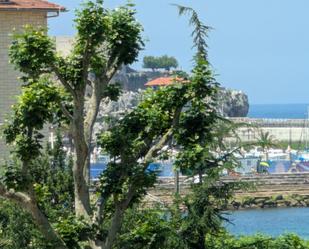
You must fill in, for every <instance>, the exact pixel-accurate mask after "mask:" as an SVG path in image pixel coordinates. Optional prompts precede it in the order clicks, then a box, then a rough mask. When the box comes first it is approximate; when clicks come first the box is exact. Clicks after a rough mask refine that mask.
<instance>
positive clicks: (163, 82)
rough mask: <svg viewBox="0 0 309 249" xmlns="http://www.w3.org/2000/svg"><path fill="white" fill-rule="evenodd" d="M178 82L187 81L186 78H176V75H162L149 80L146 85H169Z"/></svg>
mask: <svg viewBox="0 0 309 249" xmlns="http://www.w3.org/2000/svg"><path fill="white" fill-rule="evenodd" d="M177 82H185V80H184V79H182V78H175V77H160V78H157V79H154V80H152V81H149V82H147V83H146V84H145V86H168V85H171V84H173V83H177Z"/></svg>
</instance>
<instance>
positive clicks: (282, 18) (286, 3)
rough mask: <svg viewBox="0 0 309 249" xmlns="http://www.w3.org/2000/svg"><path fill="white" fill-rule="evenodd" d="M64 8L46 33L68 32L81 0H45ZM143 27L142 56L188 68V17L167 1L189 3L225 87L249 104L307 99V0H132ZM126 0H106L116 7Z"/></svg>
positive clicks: (110, 5)
mask: <svg viewBox="0 0 309 249" xmlns="http://www.w3.org/2000/svg"><path fill="white" fill-rule="evenodd" d="M50 1H52V2H55V3H58V4H61V5H63V6H65V7H67V9H68V10H69V11H68V12H67V13H61V14H60V16H59V17H57V18H51V19H49V28H50V31H49V33H50V34H51V35H57V36H58V35H65V36H73V35H74V33H75V29H74V23H73V19H74V9H76V8H78V7H79V6H80V3H81V2H82V1H81V0H50ZM133 2H134V3H135V4H136V9H137V19H138V21H139V22H140V23H141V24H142V25H143V27H144V33H143V37H144V39H145V40H146V46H145V48H144V50H143V51H142V52H141V53H140V56H139V61H138V62H137V63H135V64H133V65H132V67H133V68H135V69H140V68H141V65H142V63H141V61H142V58H143V57H144V56H145V55H154V56H160V55H165V54H167V55H169V56H174V57H176V58H177V60H178V62H179V65H180V68H181V69H183V70H185V71H190V70H191V69H192V56H193V55H194V50H193V49H192V39H191V37H190V32H191V29H190V27H189V26H188V18H186V17H179V16H178V13H177V9H176V8H175V7H174V6H172V5H171V4H172V3H176V4H180V5H184V6H189V7H192V8H194V9H195V10H196V11H197V12H198V13H199V15H200V18H201V19H202V20H203V22H204V23H205V24H207V25H208V26H211V27H212V28H213V29H212V31H211V32H210V33H209V38H208V41H207V42H208V44H209V60H210V62H211V64H212V66H213V69H214V72H215V74H216V75H217V76H216V79H217V81H218V82H219V83H220V84H221V85H222V86H224V87H227V88H232V89H237V90H241V91H243V92H244V93H246V94H247V95H248V97H249V102H250V104H281V103H309V15H308V10H309V1H308V0H297V1H295V0H294V1H293V0H250V1H248V0H191V1H189V0H133ZM124 3H126V1H125V0H105V6H106V7H108V8H115V7H117V6H119V5H121V4H124Z"/></svg>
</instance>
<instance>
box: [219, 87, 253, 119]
mask: <svg viewBox="0 0 309 249" xmlns="http://www.w3.org/2000/svg"><path fill="white" fill-rule="evenodd" d="M218 98H219V104H218V110H219V111H220V112H221V114H222V115H223V116H226V117H246V116H247V115H248V112H249V100H248V96H247V95H246V94H244V93H243V92H242V91H237V90H232V89H225V88H222V89H221V90H220V93H219V95H218Z"/></svg>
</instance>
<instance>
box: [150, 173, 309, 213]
mask: <svg viewBox="0 0 309 249" xmlns="http://www.w3.org/2000/svg"><path fill="white" fill-rule="evenodd" d="M220 180H221V181H222V182H225V183H228V182H244V183H251V186H252V187H251V188H249V189H246V190H239V191H236V193H235V197H234V201H233V202H232V203H234V204H235V205H236V207H239V208H241V205H242V202H243V200H254V199H259V200H265V201H267V203H268V204H267V205H270V201H272V202H273V203H276V202H275V199H281V198H278V196H279V197H280V196H282V198H283V199H284V200H285V202H280V203H281V205H282V206H289V205H291V206H305V205H307V204H308V205H309V173H288V174H272V175H250V176H225V177H222V178H221V179H220ZM179 182H180V183H179V191H180V192H179V193H180V195H181V196H184V195H186V194H189V193H190V186H191V183H192V180H190V179H188V178H187V177H180V180H179ZM175 189H176V186H175V178H161V179H160V180H159V182H158V184H157V185H156V186H155V188H152V189H150V190H149V191H148V194H147V196H146V198H145V201H146V202H147V203H148V204H149V205H156V204H162V205H165V206H168V205H170V204H172V202H173V196H174V194H175ZM283 199H281V200H283ZM304 199H308V202H303V200H304ZM277 201H278V200H277ZM248 204H249V203H248ZM261 204H262V202H261ZM232 205H233V204H232ZM244 205H247V204H244ZM252 207H253V206H252ZM259 207H260V206H256V208H259ZM265 207H268V206H265ZM243 208H246V206H244V207H243ZM248 208H250V207H249V206H248ZM229 209H235V206H233V207H232V206H231V207H230V208H229Z"/></svg>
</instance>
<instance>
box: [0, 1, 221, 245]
mask: <svg viewBox="0 0 309 249" xmlns="http://www.w3.org/2000/svg"><path fill="white" fill-rule="evenodd" d="M102 4H103V3H102V1H99V0H98V1H97V2H96V3H93V2H88V3H87V4H86V5H85V7H84V8H83V9H82V10H81V11H79V12H78V17H77V19H76V23H77V30H78V35H77V38H76V43H75V45H74V48H73V50H72V54H71V55H70V56H68V57H66V58H63V57H60V56H59V55H57V54H56V52H55V48H54V44H53V42H52V41H51V40H50V38H48V37H47V35H46V32H45V31H44V30H33V29H32V28H29V27H28V28H27V29H26V32H25V33H23V34H21V35H17V36H15V40H14V42H13V44H12V47H11V52H10V56H11V60H12V62H13V63H14V64H15V65H16V67H17V69H19V70H20V71H21V72H22V73H23V75H24V76H23V77H22V79H23V81H24V83H25V86H24V88H23V93H22V95H21V96H20V97H19V100H18V103H17V104H16V105H15V106H14V108H13V115H12V119H11V121H10V122H9V123H8V124H7V126H6V128H5V130H4V135H5V138H6V141H7V143H9V144H12V145H14V154H15V155H16V156H17V158H18V161H19V164H17V165H16V167H14V170H13V171H8V172H9V174H8V175H7V176H9V177H8V178H5V179H8V180H2V181H1V184H0V195H1V196H2V197H3V198H5V199H8V200H10V201H13V202H15V203H17V204H19V205H20V207H21V208H23V209H24V210H25V211H27V212H28V213H29V214H30V215H31V217H32V221H33V223H34V224H35V225H36V227H37V228H38V229H39V231H40V232H41V234H42V236H43V237H44V239H45V241H46V242H47V244H48V245H50V246H51V248H59V249H68V248H70V249H71V248H74V249H75V248H92V249H111V248H113V247H114V246H115V243H116V241H117V236H118V235H119V232H120V231H121V228H122V224H123V221H124V217H125V214H126V212H127V210H128V209H130V208H131V207H132V205H133V204H134V203H139V201H140V200H141V198H143V196H144V195H145V193H146V191H147V188H149V187H152V186H153V185H154V183H155V181H156V172H152V171H150V170H149V169H148V166H149V164H150V163H151V162H152V161H153V160H155V159H156V158H157V157H158V156H160V155H161V154H162V153H163V151H162V148H163V147H164V146H166V145H172V146H175V147H177V148H180V151H179V153H178V156H177V163H178V165H180V166H181V167H182V168H186V167H187V168H189V169H190V170H191V171H192V172H198V173H199V174H203V173H212V174H215V173H216V175H218V172H219V168H220V165H221V163H224V162H225V160H227V159H226V157H222V158H216V157H215V155H214V154H213V153H212V151H211V150H210V148H211V147H210V146H209V144H210V143H211V142H212V141H213V135H212V128H213V125H214V124H215V122H216V120H217V118H218V116H217V114H216V111H215V103H214V102H215V97H214V96H215V93H216V91H217V83H216V81H215V79H214V77H213V74H212V71H211V68H210V66H209V63H208V61H207V58H206V56H205V53H204V52H203V51H202V50H201V48H200V47H198V54H197V56H196V58H195V67H194V70H193V73H192V76H191V77H190V78H189V79H188V81H189V82H188V84H173V85H171V86H167V87H166V88H162V89H159V90H157V91H153V90H152V89H148V91H146V93H145V96H144V98H143V101H141V102H140V103H139V105H138V106H137V107H136V108H135V109H134V110H133V111H132V112H130V113H128V114H126V115H125V116H124V117H123V118H122V119H121V120H119V121H118V122H116V123H115V124H114V125H113V126H112V127H111V128H110V129H109V130H108V131H107V132H104V133H102V134H100V135H99V144H100V146H101V147H102V148H103V149H104V150H105V152H107V153H108V154H109V155H110V156H111V158H112V160H111V162H110V163H109V164H108V166H107V169H106V171H105V172H104V173H103V174H102V176H101V177H100V182H99V184H98V185H97V186H92V187H93V190H94V194H93V195H90V182H89V167H90V166H89V162H90V151H91V142H92V137H93V134H92V133H93V125H94V123H95V121H96V118H97V114H98V109H99V105H100V103H101V102H102V100H104V99H107V98H109V99H111V100H115V99H116V98H117V96H118V94H119V89H118V88H117V86H116V85H113V84H111V83H110V80H111V78H112V77H113V75H114V74H115V72H116V71H117V69H118V68H119V67H120V66H121V65H122V64H128V63H131V62H133V61H134V60H135V59H136V57H137V55H138V52H139V50H140V49H141V47H142V41H141V37H140V32H141V26H140V25H139V24H138V23H137V22H136V21H135V19H134V14H135V12H134V11H132V10H131V9H130V8H129V7H128V6H127V7H121V8H119V9H117V10H111V11H109V10H106V9H105V8H103V5H102ZM54 78H57V79H58V81H59V83H60V85H59V83H55V82H54V81H53V79H54ZM88 89H91V94H90V97H89V96H88V93H89V91H88ZM205 99H207V101H206V102H205ZM46 123H53V124H58V125H67V126H69V127H70V128H71V132H72V134H73V140H74V148H75V153H74V154H75V158H74V163H73V172H72V173H73V185H74V186H73V187H74V203H73V202H71V203H68V204H66V203H65V201H66V200H63V199H62V198H60V197H59V196H57V195H55V193H54V194H53V195H50V192H48V191H45V190H46V188H45V187H46V186H49V187H50V189H53V188H52V187H51V185H50V181H49V178H48V177H47V178H45V177H42V175H43V176H44V174H43V173H44V172H42V170H38V169H41V168H40V165H38V164H37V163H35V162H37V159H38V158H40V155H41V151H42V145H41V140H42V137H43V135H42V132H41V130H42V129H43V127H44V124H46ZM61 161H62V157H61V156H60V157H59V158H58V162H59V164H57V165H58V166H59V167H61V165H62V163H61ZM7 168H8V169H9V165H7ZM212 170H214V171H212ZM33 172H35V174H34V173H33ZM40 172H41V174H39V173H40ZM51 182H53V181H51ZM200 182H201V183H202V181H200ZM216 189H218V188H216ZM200 190H201V189H200ZM219 190H222V188H219ZM53 191H58V190H53ZM65 191H66V192H67V193H70V188H69V185H68V188H67V189H66V190H65ZM42 193H43V194H42ZM45 193H48V195H47V196H46V195H45ZM70 196H71V195H70V194H69V195H68V198H67V200H68V201H69V202H70ZM90 197H92V198H90ZM95 197H98V199H95ZM208 197H209V196H207V198H204V199H203V201H204V200H205V202H204V203H208V205H207V209H202V210H201V212H200V213H199V214H198V215H200V216H199V217H204V218H205V219H206V218H207V213H209V210H213V211H214V215H218V210H219V209H218V208H216V207H215V209H208V207H209V199H208ZM91 199H95V200H94V201H93V202H91ZM198 199H199V198H196V200H198ZM50 202H52V203H50ZM53 202H55V203H56V204H60V205H54V203H53ZM64 205H67V207H66V208H65V209H64V210H65V212H64V213H63V214H61V213H60V212H57V210H58V207H59V206H64ZM197 206H198V205H197ZM202 206H203V205H202ZM198 207H199V206H198ZM49 209H52V210H49ZM54 210H55V211H56V212H54ZM55 213H56V214H57V215H58V220H57V221H56V222H55V219H53V217H54V216H53V215H55ZM198 215H196V216H194V217H196V218H197V217H198ZM195 221H196V219H195ZM189 223H190V224H194V223H195V222H193V221H190V222H189ZM200 225H201V224H200ZM190 226H191V225H190ZM190 226H189V225H188V226H187V228H189V227H190ZM204 228H205V227H204V226H201V227H198V229H197V230H198V231H199V232H198V235H199V236H201V234H202V232H205V230H204ZM208 228H209V226H207V229H208ZM188 230H189V229H188ZM197 241H198V242H199V241H200V237H199V238H198V240H197Z"/></svg>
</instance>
